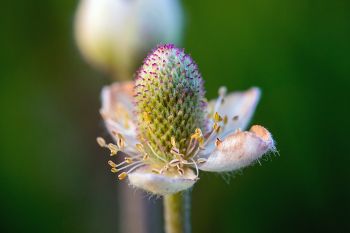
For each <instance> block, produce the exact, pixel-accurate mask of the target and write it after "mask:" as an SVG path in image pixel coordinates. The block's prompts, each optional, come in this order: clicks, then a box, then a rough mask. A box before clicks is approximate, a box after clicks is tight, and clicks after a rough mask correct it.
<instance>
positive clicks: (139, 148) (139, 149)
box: [136, 143, 144, 153]
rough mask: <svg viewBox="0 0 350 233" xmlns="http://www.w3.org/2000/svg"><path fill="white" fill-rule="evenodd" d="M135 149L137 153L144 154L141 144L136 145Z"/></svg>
mask: <svg viewBox="0 0 350 233" xmlns="http://www.w3.org/2000/svg"><path fill="white" fill-rule="evenodd" d="M136 149H137V151H138V152H141V153H143V152H144V148H143V145H142V144H139V143H138V144H136Z"/></svg>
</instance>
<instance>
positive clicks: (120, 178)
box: [118, 172, 128, 180]
mask: <svg viewBox="0 0 350 233" xmlns="http://www.w3.org/2000/svg"><path fill="white" fill-rule="evenodd" d="M127 176H128V174H127V173H126V172H122V173H120V174H119V175H118V179H119V180H124V179H125V178H126V177H127Z"/></svg>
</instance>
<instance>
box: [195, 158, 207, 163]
mask: <svg viewBox="0 0 350 233" xmlns="http://www.w3.org/2000/svg"><path fill="white" fill-rule="evenodd" d="M205 162H207V159H205V158H199V159H197V163H199V164H202V163H205Z"/></svg>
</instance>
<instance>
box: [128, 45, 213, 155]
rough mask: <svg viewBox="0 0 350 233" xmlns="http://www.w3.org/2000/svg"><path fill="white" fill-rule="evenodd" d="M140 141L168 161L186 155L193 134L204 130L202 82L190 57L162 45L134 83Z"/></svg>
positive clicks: (173, 47)
mask: <svg viewBox="0 0 350 233" xmlns="http://www.w3.org/2000/svg"><path fill="white" fill-rule="evenodd" d="M135 94H136V96H135V100H136V113H137V117H138V127H139V134H140V137H141V140H143V141H146V142H147V143H149V144H150V146H151V147H152V148H154V149H155V150H156V154H158V155H159V156H160V157H162V158H164V159H165V160H169V159H172V158H173V157H174V156H173V154H185V152H186V149H188V145H189V143H190V140H191V136H192V135H194V133H196V134H198V137H199V136H200V134H201V131H202V130H204V129H205V122H206V121H205V112H206V101H205V99H204V88H203V80H202V78H201V75H200V73H199V71H198V68H197V65H196V64H195V62H194V61H193V60H192V58H191V57H190V56H189V55H186V54H185V53H184V51H183V50H182V49H178V48H176V47H175V46H174V45H171V44H168V45H160V46H158V47H157V48H156V49H155V50H153V52H152V53H151V54H150V55H149V56H148V57H147V58H146V59H145V61H144V64H143V66H142V67H141V68H140V70H139V72H138V75H137V79H136V81H135Z"/></svg>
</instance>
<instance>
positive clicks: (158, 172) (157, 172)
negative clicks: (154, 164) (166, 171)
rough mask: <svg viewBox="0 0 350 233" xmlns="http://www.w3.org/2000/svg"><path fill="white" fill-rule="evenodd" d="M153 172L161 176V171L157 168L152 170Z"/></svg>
mask: <svg viewBox="0 0 350 233" xmlns="http://www.w3.org/2000/svg"><path fill="white" fill-rule="evenodd" d="M152 172H153V173H156V174H160V170H158V169H155V168H153V169H152Z"/></svg>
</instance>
